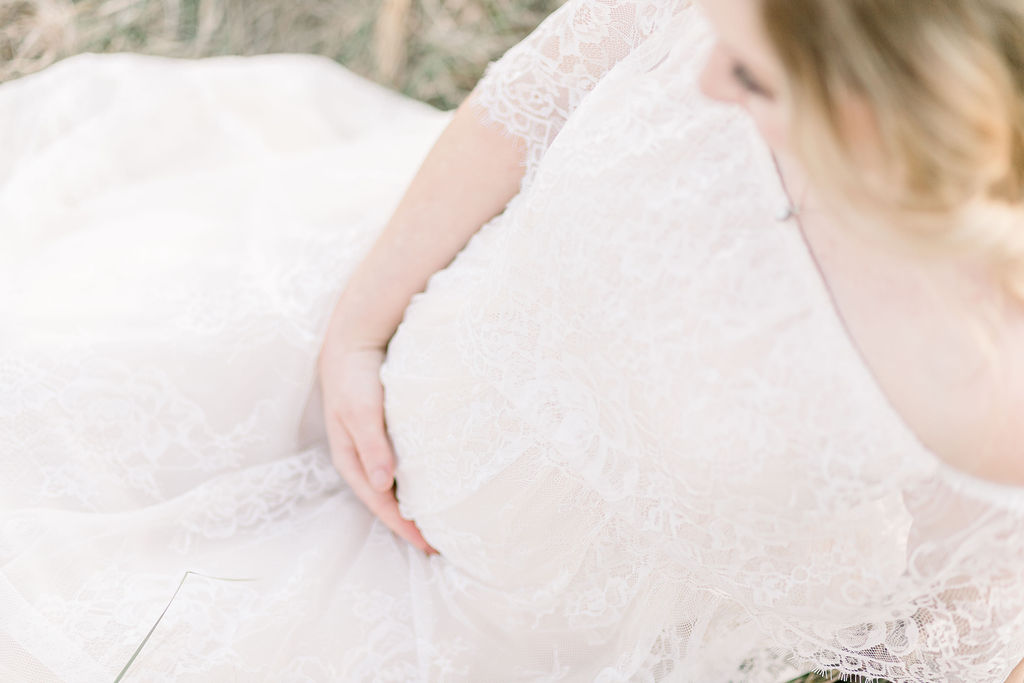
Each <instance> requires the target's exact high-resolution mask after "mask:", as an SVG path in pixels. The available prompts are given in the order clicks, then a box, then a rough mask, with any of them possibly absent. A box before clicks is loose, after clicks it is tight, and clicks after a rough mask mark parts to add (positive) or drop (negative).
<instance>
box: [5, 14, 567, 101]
mask: <svg viewBox="0 0 1024 683" xmlns="http://www.w3.org/2000/svg"><path fill="white" fill-rule="evenodd" d="M563 1H564V0H0V81H7V80H11V79H12V78H17V77H18V76H22V75H25V74H29V73H32V72H34V71H38V70H40V69H42V68H43V67H45V66H47V65H49V64H51V63H53V62H55V61H57V60H59V59H62V58H64V57H68V56H71V55H74V54H78V53H80V52H126V51H127V52H141V53H145V54H153V55H163V56H167V57H206V56H212V55H228V54H234V55H253V54H263V53H274V52H303V53H314V54H320V55H325V56H327V57H330V58H332V59H334V60H336V61H338V62H340V63H342V64H344V65H345V66H346V67H348V68H350V69H351V70H352V71H354V72H356V73H358V74H360V75H362V76H366V77H368V78H371V79H373V80H375V81H377V82H379V83H383V84H384V85H387V86H388V87H390V88H393V89H395V90H398V91H400V92H403V93H405V94H407V95H410V96H412V97H415V98H416V99H419V100H423V101H424V102H428V103H430V104H432V105H434V106H436V107H440V108H442V109H451V108H454V107H455V106H457V105H458V104H459V102H461V101H462V99H463V98H464V97H465V96H466V95H467V94H468V93H469V91H470V90H471V89H472V87H473V85H474V84H475V83H476V81H477V79H478V78H479V77H480V75H481V74H482V73H483V70H484V67H486V65H487V62H489V61H491V60H494V59H497V58H498V57H499V56H500V55H501V54H502V53H503V52H504V51H505V50H507V49H508V48H509V47H511V46H512V45H514V44H515V43H517V42H519V40H521V39H522V38H523V36H525V35H526V34H528V33H529V32H530V31H531V30H533V28H534V27H535V26H536V25H537V24H538V23H540V22H541V20H543V19H544V17H546V16H547V15H548V14H550V13H551V12H552V11H553V10H554V9H555V8H556V7H558V6H559V5H560V4H562V2H563Z"/></svg>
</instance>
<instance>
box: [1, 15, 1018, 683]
mask: <svg viewBox="0 0 1024 683" xmlns="http://www.w3.org/2000/svg"><path fill="white" fill-rule="evenodd" d="M708 38H709V31H708V27H707V25H706V23H705V22H704V20H703V17H702V16H701V15H700V14H699V12H698V9H697V8H696V7H691V6H690V4H689V3H687V2H682V1H679V2H627V1H624V0H571V1H570V2H569V3H567V4H566V5H565V6H564V7H563V8H562V9H561V10H559V11H558V12H556V13H555V14H554V15H552V17H551V18H550V19H549V20H548V21H547V22H545V23H544V24H543V25H542V26H541V27H540V28H538V29H537V31H536V32H535V33H534V34H533V35H532V36H531V37H530V38H528V39H527V40H526V41H524V42H523V43H522V44H520V45H519V46H517V47H516V48H514V49H513V50H511V51H510V52H509V53H508V54H507V55H506V56H505V57H504V58H502V59H501V60H500V61H498V62H497V63H495V64H493V65H492V66H491V68H490V69H489V70H488V72H487V75H486V77H485V78H484V79H483V81H482V82H481V84H480V85H479V87H478V88H477V89H476V91H474V94H473V97H474V98H476V104H477V105H478V106H479V107H480V109H481V112H482V113H483V114H484V115H485V116H487V117H489V119H490V120H491V122H492V123H493V124H495V125H500V126H502V127H503V128H504V129H505V130H506V131H507V132H508V134H509V135H513V136H519V137H521V138H522V139H523V140H524V142H525V144H526V145H527V149H528V156H527V163H528V173H527V176H526V178H525V179H524V183H523V187H522V191H521V192H520V194H519V195H518V196H517V197H516V199H515V200H514V201H513V202H512V203H511V204H510V205H509V207H508V208H507V210H506V211H505V212H504V213H503V214H502V215H501V216H499V217H498V218H496V219H495V220H493V221H491V222H490V223H488V224H487V225H486V226H484V227H483V228H482V229H481V230H480V232H478V233H477V234H476V235H475V236H474V237H473V238H472V240H470V242H469V244H468V245H467V246H466V248H465V249H463V250H462V251H461V252H460V253H459V254H458V255H457V256H456V258H455V260H454V261H453V262H452V263H451V264H450V265H449V266H448V267H447V268H445V269H444V270H442V271H440V272H438V273H437V274H435V275H434V276H433V277H432V278H431V280H430V282H429V285H428V287H427V290H426V291H425V292H424V293H422V294H420V295H417V296H416V297H414V299H413V301H412V303H411V305H410V306H409V308H408V310H407V311H406V315H405V317H404V319H403V321H402V324H401V326H400V327H399V329H398V332H397V333H396V335H395V336H394V338H393V339H392V341H391V344H390V345H389V348H388V354H387V360H386V362H385V364H384V366H383V367H382V369H381V379H382V381H383V383H384V386H385V390H386V395H385V400H386V405H385V409H386V417H387V423H388V430H389V433H390V436H391V438H392V441H393V443H394V446H395V451H396V454H397V455H398V458H399V470H398V474H397V479H398V492H399V498H400V505H401V509H402V511H403V513H404V514H406V515H407V516H409V517H411V518H414V519H415V520H416V522H417V524H418V525H419V526H420V528H421V529H422V530H423V532H424V535H425V536H426V538H427V539H428V541H429V542H430V543H431V544H432V545H434V546H435V547H436V548H438V549H440V550H441V552H442V554H441V555H440V556H434V557H425V556H423V555H422V554H420V553H419V552H418V551H416V550H414V549H412V548H411V547H409V546H408V545H407V544H405V543H404V542H402V541H400V540H398V539H396V538H395V537H394V536H393V535H392V534H391V533H390V532H389V531H388V530H387V529H386V528H385V527H384V526H383V525H382V524H380V523H379V522H377V521H376V520H375V519H374V518H373V517H372V516H371V515H370V514H369V513H368V512H367V511H366V510H365V509H364V508H363V506H362V505H361V503H360V502H359V501H358V500H357V499H356V497H355V496H354V495H353V494H352V492H351V491H349V490H348V489H347V488H346V487H345V486H344V485H343V484H342V482H341V481H340V479H339V478H338V477H337V475H336V474H335V473H334V471H333V469H332V467H331V465H330V462H329V457H328V453H327V449H326V446H325V443H324V441H323V435H322V432H323V430H322V425H321V424H320V423H319V418H318V416H317V407H316V405H315V403H316V401H315V400H314V397H315V394H316V391H317V388H316V386H315V379H314V378H315V371H314V368H315V359H316V354H317V352H318V341H319V337H320V335H321V334H322V325H323V324H324V320H325V318H326V314H327V311H328V310H329V307H330V305H331V304H332V303H333V300H334V298H335V297H336V296H337V292H338V291H339V288H340V287H341V286H342V285H343V283H344V279H345V277H346V275H347V274H348V273H349V272H350V271H351V269H352V268H353V267H354V266H355V264H356V263H357V262H358V259H359V258H360V256H361V254H362V251H363V250H364V249H365V248H367V247H368V245H369V244H370V243H371V242H372V239H373V236H374V234H375V232H376V230H377V229H379V227H380V225H381V223H382V221H383V220H384V219H385V217H386V215H387V213H388V210H389V209H390V207H391V206H393V205H394V202H396V201H397V200H398V198H399V196H400V194H401V192H402V189H403V187H404V184H405V182H407V180H408V178H409V176H410V174H411V173H412V172H413V171H414V169H415V168H416V165H417V164H418V162H419V160H420V159H421V158H422V155H423V154H424V153H425V151H426V149H427V148H428V147H429V145H430V143H431V141H432V140H433V139H434V138H435V137H436V135H437V134H438V133H439V131H440V130H441V128H442V127H443V125H444V124H445V122H446V121H447V115H446V114H443V113H439V112H434V111H432V110H429V109H428V108H425V107H422V106H421V105H418V104H416V103H411V102H408V101H406V100H404V99H402V98H400V97H398V96H396V95H393V94H390V93H386V92H384V91H382V90H380V89H379V88H377V87H376V86H373V85H371V84H369V83H366V82H364V81H361V80H359V79H356V78H355V77H353V76H352V75H351V74H348V73H347V72H345V71H344V70H343V69H340V67H336V66H333V65H329V64H326V63H324V62H323V61H322V60H317V59H313V58H303V57H285V56H277V57H263V58H252V59H244V60H242V59H224V60H209V61H205V62H199V63H179V62H172V61H168V60H157V59H152V58H141V57H134V56H129V55H117V56H109V57H102V58H99V57H85V58H77V59H73V60H68V61H67V62H65V63H64V64H61V65H58V67H55V68H54V69H51V70H48V71H44V72H43V73H41V74H39V75H37V76H34V77H30V78H27V79H24V80H23V81H19V82H15V83H13V84H10V85H7V86H3V87H0V120H3V121H7V122H16V123H17V125H18V126H20V127H23V128H25V129H26V131H27V132H26V133H25V134H24V140H23V141H21V142H19V143H18V145H16V146H13V147H12V150H14V152H12V155H11V157H10V158H8V159H5V160H4V161H3V163H4V164H6V165H5V166H4V167H3V176H2V177H3V178H4V181H3V182H4V183H5V184H4V185H3V186H0V225H3V226H4V232H3V233H0V243H2V244H3V245H4V246H5V247H6V246H8V244H9V245H10V247H11V251H9V252H7V253H16V254H17V258H16V259H11V260H10V265H11V269H12V270H8V271H6V273H7V274H5V275H4V277H5V278H6V279H7V280H9V284H11V287H10V288H7V289H4V290H3V291H2V292H0V313H3V317H2V320H3V322H2V323H0V385H2V386H3V387H4V389H3V391H2V392H0V453H3V457H2V458H0V678H4V679H5V680H6V679H8V678H10V679H14V680H17V679H19V678H24V677H25V675H26V674H31V675H32V676H34V677H36V678H38V679H39V680H58V681H59V680H90V681H91V680H97V681H99V680H104V681H109V680H112V679H113V677H114V676H116V674H117V672H118V671H119V670H120V669H121V667H122V666H123V665H124V663H125V662H126V661H127V660H128V658H129V657H130V656H131V653H132V652H133V650H134V648H135V647H136V646H137V645H138V643H139V642H140V641H141V640H142V638H143V637H144V636H145V634H146V633H147V631H148V629H149V627H150V626H151V625H152V624H153V622H154V620H155V619H156V618H157V617H158V616H159V614H160V612H161V610H162V609H163V608H164V606H165V605H166V604H167V601H168V600H169V599H170V597H171V594H172V593H173V591H174V589H175V586H176V585H177V584H178V582H179V581H180V579H181V577H182V576H183V574H184V573H185V572H188V571H192V572H197V573H201V574H202V575H203V576H197V575H189V576H188V579H187V580H186V582H185V583H184V584H183V585H182V589H181V592H180V593H179V594H178V596H177V597H176V598H175V600H174V601H173V603H172V605H171V608H170V609H169V610H168V612H167V615H166V616H165V618H164V621H162V622H161V624H160V625H159V627H158V628H157V629H156V630H155V631H154V634H153V637H152V638H153V639H152V640H151V641H150V643H149V644H148V645H147V647H146V648H144V650H143V653H142V654H141V655H140V657H139V659H138V660H136V662H135V663H134V664H133V669H132V672H133V673H134V675H136V676H137V677H138V678H139V679H140V680H143V679H144V680H176V681H221V680H233V679H234V678H237V679H239V680H256V681H260V680H265V681H281V680H284V681H327V680H346V681H477V680H519V681H602V682H609V683H610V682H612V681H645V682H647V681H680V682H691V681H692V682H700V683H706V682H718V681H722V682H725V681H735V682H737V683H740V682H743V683H778V682H779V681H781V680H785V679H786V678H787V677H792V676H795V675H798V674H800V673H803V672H805V671H807V670H810V669H812V668H815V667H818V668H834V669H839V670H841V671H843V672H844V673H846V674H849V675H851V676H853V675H859V676H862V677H869V676H879V677H884V678H887V679H889V680H892V681H895V682H896V683H932V682H939V681H941V682H943V683H956V682H963V683H968V682H969V683H1002V681H1003V680H1004V678H1005V676H1006V675H1007V674H1008V673H1009V671H1010V669H1011V668H1012V667H1013V665H1014V664H1015V663H1016V661H1018V660H1019V659H1020V657H1021V655H1022V654H1024V617H1022V614H1024V598H1022V595H1024V591H1021V583H1020V571H1019V567H1020V566H1022V562H1024V493H1022V492H1021V491H1019V490H1015V489H1012V488H1009V487H999V486H996V485H991V484H983V483H981V482H978V481H974V480H971V479H970V478H968V477H966V476H965V475H962V474H960V473H958V472H955V471H953V470H951V469H950V468H948V467H947V466H945V465H943V464H942V463H941V462H940V461H938V460H937V459H936V458H935V457H934V456H932V455H931V454H930V453H928V452H927V451H926V450H924V449H923V447H922V446H921V444H920V443H919V442H918V441H917V439H916V438H915V437H914V435H913V434H912V433H910V432H909V431H908V430H907V428H906V427H905V426H904V425H903V423H902V422H901V421H900V419H899V417H898V416H897V415H896V414H895V413H894V412H893V410H892V408H891V407H890V406H889V404H888V403H887V402H886V400H885V398H884V396H883V395H882V394H881V392H880V390H879V388H878V386H877V385H876V384H875V383H874V381H873V379H872V377H871V375H870V373H868V372H867V371H866V369H865V367H864V366H863V365H862V364H861V363H860V360H859V357H858V355H857V353H856V350H855V348H854V347H853V346H852V344H851V342H850V340H849V339H848V338H847V337H846V335H845V332H844V330H843V328H842V325H841V324H840V321H839V320H838V318H837V316H836V313H835V311H834V310H833V309H832V307H831V303H830V300H829V298H828V295H827V291H826V290H825V289H824V286H823V283H822V282H821V281H820V279H819V276H818V273H817V271H816V270H815V268H814V266H813V262H812V261H811V259H810V256H809V254H808V253H807V251H806V248H805V246H804V244H803V242H802V240H801V239H800V237H799V235H798V234H797V232H796V230H795V228H794V227H792V226H790V225H787V224H783V223H779V222H777V221H775V220H774V218H773V217H774V216H775V215H776V213H777V210H778V208H779V207H780V206H784V205H785V203H786V199H785V195H784V193H783V191H782V188H781V187H780V186H779V183H778V181H777V178H776V176H775V175H774V167H773V164H772V161H771V157H770V155H769V154H768V151H767V150H766V149H765V148H764V146H763V143H761V141H760V139H759V138H758V137H757V135H756V131H754V130H753V127H752V126H751V125H750V123H749V122H748V121H747V120H746V119H744V118H743V117H742V116H741V115H739V114H738V113H737V112H735V111H733V110H731V109H728V108H724V107H721V106H718V105H715V104H713V103H710V102H708V101H707V100H705V99H704V98H702V97H701V96H700V95H699V93H698V91H697V88H696V83H695V77H696V73H697V70H698V68H699V66H700V64H701V63H702V60H703V56H704V54H705V50H706V47H707V46H708ZM75 88H77V90H75ZM69 92H71V93H78V95H77V96H78V97H79V99H82V101H81V102H78V101H76V100H75V98H70V99H65V98H67V97H68V96H67V93H69ZM107 102H110V103H114V104H111V105H110V106H109V107H108V106H107V104H105V103H107ZM115 104H116V105H117V106H114V105H115ZM30 105H31V106H32V107H36V108H38V109H39V110H41V111H45V112H47V113H46V115H45V116H42V115H41V117H40V119H39V123H38V125H36V126H33V125H32V124H31V123H30V122H29V121H26V119H25V118H24V115H23V114H21V113H20V112H24V111H26V107H29V106H30ZM360 112H362V113H360ZM366 112H371V113H372V115H371V114H367V113H366ZM176 122H177V123H176ZM11 125H14V123H12V124H11ZM133 127H135V128H133ZM7 129H9V127H4V126H0V130H7ZM125 130H127V131H128V133H129V135H128V139H131V140H134V141H135V144H133V145H126V146H123V147H116V153H114V152H111V153H110V154H109V155H107V156H104V157H103V159H104V164H106V166H105V167H104V168H103V169H99V170H97V171H96V175H95V176H91V175H85V176H83V177H82V178H81V179H78V178H77V177H76V175H75V174H74V173H70V172H67V173H65V172H64V171H61V170H60V169H61V168H62V164H64V163H65V160H67V159H69V158H75V159H81V158H88V154H89V153H92V154H94V155H95V150H96V149H97V148H96V147H95V145H97V144H101V145H102V143H103V141H104V140H106V141H111V140H116V139H119V137H118V136H119V134H120V133H121V132H124V131H125ZM146 130H150V131H151V132H158V133H159V135H152V134H151V135H146V134H144V133H145V131H146ZM151 139H152V141H151V142H146V141H147V140H151ZM167 140H173V141H174V144H167ZM210 140H216V145H219V147H216V149H214V150H213V151H214V152H215V153H212V154H209V153H207V152H208V151H209V150H206V149H205V147H206V146H207V145H213V144H214V143H211V142H209V141H210ZM97 141H100V142H97ZM111 144H113V143H111ZM102 148H103V147H102V146H101V147H100V148H99V149H102ZM111 149H115V148H114V147H111ZM90 150H92V152H90ZM19 155H20V156H19ZM82 155H85V156H84V157H83V156H82ZM76 163H77V162H76ZM126 169H134V171H133V173H127V171H126ZM51 172H52V181H51V182H50V183H49V184H46V183H42V182H41V181H40V180H39V179H40V178H45V177H49V176H47V174H48V173H51ZM367 178H369V181H367ZM253 188H256V189H255V190H254V189H253ZM8 226H13V227H10V228H9V227H8ZM5 258H6V257H5ZM4 265H5V266H6V265H8V264H7V262H6V261H5V264H4ZM210 577H219V578H210ZM222 579H247V580H246V581H225V580H222Z"/></svg>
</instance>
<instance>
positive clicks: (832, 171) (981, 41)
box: [761, 0, 1024, 302]
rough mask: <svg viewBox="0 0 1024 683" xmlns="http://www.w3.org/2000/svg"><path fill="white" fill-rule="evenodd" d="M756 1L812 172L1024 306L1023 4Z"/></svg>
mask: <svg viewBox="0 0 1024 683" xmlns="http://www.w3.org/2000/svg"><path fill="white" fill-rule="evenodd" d="M761 2H762V5H761V10H762V20H763V24H764V27H765V31H766V34H767V36H768V38H769V41H770V43H771V44H772V46H773V47H774V49H775V51H776V53H777V55H778V56H779V58H780V61H781V62H782V65H783V67H784V69H785V71H786V74H787V81H788V83H787V85H788V87H789V91H790V93H791V96H792V103H793V116H792V122H793V123H792V130H791V140H792V145H793V147H794V148H795V152H796V154H797V155H798V157H799V158H800V159H801V161H802V163H803V164H804V165H805V167H806V168H807V170H808V172H809V176H810V177H812V178H817V179H818V181H817V182H818V184H820V185H822V189H824V190H825V191H826V193H833V194H834V198H835V199H836V200H837V201H841V202H843V203H845V204H847V205H848V206H850V207H852V208H854V209H855V210H857V211H860V212H862V213H871V214H872V215H874V216H876V217H877V216H879V215H887V216H890V217H892V216H894V215H896V214H899V215H900V218H901V220H899V221H898V222H899V224H900V225H901V226H903V230H902V231H901V234H900V235H897V237H899V238H901V239H904V243H905V244H912V245H913V247H914V248H916V249H926V250H933V251H934V250H947V251H948V250H951V249H952V250H955V251H956V252H957V253H961V254H969V255H972V256H979V257H981V258H982V259H983V261H982V262H983V263H985V264H986V267H991V272H992V274H993V275H994V277H996V278H997V279H998V281H999V282H1001V284H1003V285H1004V287H1005V290H1006V291H1007V292H1008V293H1010V294H1011V295H1013V297H1014V298H1015V299H1016V300H1017V301H1020V302H1024V2H1021V0H761Z"/></svg>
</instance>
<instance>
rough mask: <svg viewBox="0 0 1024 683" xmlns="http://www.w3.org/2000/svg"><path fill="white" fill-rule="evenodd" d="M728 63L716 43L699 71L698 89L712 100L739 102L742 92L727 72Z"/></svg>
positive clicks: (727, 59)
mask: <svg viewBox="0 0 1024 683" xmlns="http://www.w3.org/2000/svg"><path fill="white" fill-rule="evenodd" d="M729 65H730V61H729V58H728V57H727V56H726V54H725V53H724V52H723V51H722V49H721V48H720V47H718V46H717V45H716V46H715V48H714V50H712V51H711V54H710V56H709V57H708V61H707V63H706V64H704V70H703V71H701V74H700V80H699V82H698V83H699V85H700V91H701V92H702V93H704V94H705V95H706V96H707V97H710V98H711V99H713V100H719V101H721V102H734V103H740V102H741V100H742V99H743V98H742V93H741V92H740V90H739V88H738V87H737V85H736V83H735V80H734V79H733V78H732V75H731V74H730V73H729V68H730V67H729Z"/></svg>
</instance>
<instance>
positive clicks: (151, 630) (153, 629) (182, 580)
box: [114, 570, 256, 683]
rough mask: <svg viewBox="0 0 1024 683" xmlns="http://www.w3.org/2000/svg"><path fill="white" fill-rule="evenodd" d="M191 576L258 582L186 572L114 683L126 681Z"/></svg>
mask: <svg viewBox="0 0 1024 683" xmlns="http://www.w3.org/2000/svg"><path fill="white" fill-rule="evenodd" d="M190 574H195V575H196V576H202V577H204V578H207V579H213V580H214V581H255V580H256V579H230V578H224V577H221V576H210V575H209V574H203V573H201V572H194V571H191V570H188V571H186V572H185V573H184V574H182V576H181V581H180V582H179V583H178V587H177V588H175V589H174V593H173V594H172V595H171V599H170V600H168V601H167V605H166V606H164V611H163V612H161V613H160V616H158V617H157V618H156V621H154V622H153V625H152V626H151V627H150V629H149V632H148V633H146V637H145V638H143V639H142V642H141V643H139V646H138V647H137V648H135V652H133V653H132V656H131V658H130V659H129V660H128V662H127V663H125V665H124V667H123V668H122V669H121V671H120V673H118V674H117V678H115V679H114V683H121V681H122V680H123V679H124V677H125V674H127V673H128V669H130V668H131V666H132V664H134V663H135V660H136V659H137V658H138V656H139V653H140V652H142V648H144V647H146V643H148V642H149V639H150V637H151V636H152V635H153V632H154V631H155V630H156V627H157V626H159V625H160V622H161V621H162V620H163V618H164V615H165V614H167V610H169V609H170V608H171V603H173V602H174V598H176V597H178V592H179V591H181V587H182V586H184V585H185V579H187V578H188V577H189V575H190Z"/></svg>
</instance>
